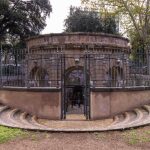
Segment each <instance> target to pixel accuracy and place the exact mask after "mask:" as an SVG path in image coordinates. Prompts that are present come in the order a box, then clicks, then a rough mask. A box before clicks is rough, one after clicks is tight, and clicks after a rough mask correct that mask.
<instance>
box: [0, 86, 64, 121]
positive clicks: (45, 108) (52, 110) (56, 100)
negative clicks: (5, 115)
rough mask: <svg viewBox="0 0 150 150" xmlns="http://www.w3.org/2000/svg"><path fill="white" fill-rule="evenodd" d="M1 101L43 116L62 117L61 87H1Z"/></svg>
mask: <svg viewBox="0 0 150 150" xmlns="http://www.w3.org/2000/svg"><path fill="white" fill-rule="evenodd" d="M0 103H3V104H6V105H8V106H10V107H14V108H19V109H20V110H23V111H26V112H28V113H31V114H33V115H36V116H38V117H41V118H45V119H54V120H58V119H61V91H60V90H59V89H35V88H34V89H26V88H6V89H1V90H0Z"/></svg>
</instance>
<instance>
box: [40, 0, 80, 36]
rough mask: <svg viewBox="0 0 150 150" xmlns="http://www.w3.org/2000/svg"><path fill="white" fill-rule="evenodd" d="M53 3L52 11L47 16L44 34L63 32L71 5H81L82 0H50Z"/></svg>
mask: <svg viewBox="0 0 150 150" xmlns="http://www.w3.org/2000/svg"><path fill="white" fill-rule="evenodd" d="M50 2H51V5H52V9H53V11H52V13H51V14H50V17H49V18H47V26H46V28H45V29H44V30H43V31H42V34H48V33H61V32H63V29H64V27H63V25H64V20H65V19H66V17H67V16H68V14H69V8H70V6H71V5H72V6H80V5H81V2H80V0H50Z"/></svg>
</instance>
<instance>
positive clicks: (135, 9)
mask: <svg viewBox="0 0 150 150" xmlns="http://www.w3.org/2000/svg"><path fill="white" fill-rule="evenodd" d="M81 1H82V3H83V4H85V5H86V6H88V7H90V8H92V9H98V10H99V11H100V12H101V13H105V14H107V13H112V14H114V15H119V16H120V17H119V18H120V24H121V25H122V28H123V31H124V32H126V33H127V34H128V36H129V37H130V39H131V40H132V41H134V39H136V40H137V43H136V44H137V45H141V44H143V45H145V46H147V45H149V44H150V0H81ZM134 45H135V43H134Z"/></svg>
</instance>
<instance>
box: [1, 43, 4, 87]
mask: <svg viewBox="0 0 150 150" xmlns="http://www.w3.org/2000/svg"><path fill="white" fill-rule="evenodd" d="M0 44H1V47H0V87H2V86H3V81H2V69H3V66H2V43H0Z"/></svg>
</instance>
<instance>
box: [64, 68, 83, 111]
mask: <svg viewBox="0 0 150 150" xmlns="http://www.w3.org/2000/svg"><path fill="white" fill-rule="evenodd" d="M65 83H66V84H65V99H66V113H67V114H84V69H83V67H81V66H78V67H71V68H69V69H67V70H66V73H65Z"/></svg>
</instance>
